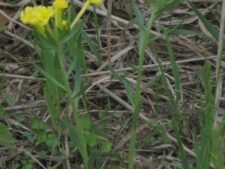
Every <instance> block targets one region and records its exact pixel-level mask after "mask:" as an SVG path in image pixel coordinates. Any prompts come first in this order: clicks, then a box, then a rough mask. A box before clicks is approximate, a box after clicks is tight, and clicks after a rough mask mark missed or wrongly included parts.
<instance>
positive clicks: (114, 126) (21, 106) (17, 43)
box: [0, 0, 225, 169]
mask: <svg viewBox="0 0 225 169" xmlns="http://www.w3.org/2000/svg"><path fill="white" fill-rule="evenodd" d="M123 1H125V0H122V1H119V0H118V1H114V0H112V1H111V2H112V14H113V15H112V16H109V15H108V16H107V1H105V3H104V5H102V6H101V7H100V8H99V9H97V14H98V18H99V35H100V39H96V35H95V27H94V23H93V20H91V19H90V21H89V22H88V23H87V24H86V26H85V31H86V32H88V35H89V37H90V38H91V39H92V40H93V43H96V44H98V45H99V46H100V51H99V53H100V54H101V57H102V60H101V62H100V63H99V62H98V61H97V60H96V59H95V57H94V56H93V53H92V52H91V51H90V50H89V48H88V47H87V49H86V59H87V63H88V73H87V74H84V75H83V77H84V78H86V79H88V80H89V81H90V82H91V85H90V87H89V88H88V90H87V92H86V94H87V98H86V99H87V105H88V106H89V110H90V112H88V113H90V115H91V117H92V119H93V121H94V123H95V124H99V123H100V122H101V121H102V123H103V124H104V129H103V130H104V134H105V135H104V137H107V138H108V139H109V140H110V141H112V143H113V150H112V154H114V155H115V156H116V157H114V156H111V157H107V156H103V157H101V158H102V160H103V161H104V162H103V164H102V167H101V168H109V166H110V165H112V166H113V165H114V166H116V167H117V168H122V167H121V164H122V163H126V162H127V156H128V155H127V151H128V145H129V140H130V137H131V136H130V123H131V122H130V120H131V118H130V115H131V110H132V107H131V105H129V103H128V100H127V96H126V91H125V88H124V86H123V84H121V83H120V82H119V81H118V80H117V79H115V78H114V77H112V75H111V72H110V71H109V70H108V65H109V64H111V65H112V67H113V68H114V70H115V71H116V72H118V74H120V75H126V79H127V80H128V81H130V82H131V83H132V84H135V83H136V71H135V69H134V68H135V66H137V63H138V54H137V33H138V30H137V26H136V25H135V24H134V22H133V21H132V20H131V19H129V10H130V7H129V6H128V5H129V3H125V4H123V5H125V7H124V8H122V9H121V8H120V6H117V5H118V4H119V3H120V2H123ZM13 2H14V3H9V2H7V1H3V2H0V24H2V25H3V26H4V27H5V29H6V31H5V32H4V33H1V34H0V59H1V63H0V90H1V95H0V103H1V105H2V106H3V108H4V110H5V111H6V112H7V116H2V117H0V120H1V122H4V123H5V124H6V125H7V126H8V128H9V129H10V131H11V132H12V133H13V136H14V137H15V138H16V139H17V140H18V143H17V148H18V151H17V152H16V153H15V154H12V153H11V152H10V151H8V150H7V149H6V148H4V147H0V168H1V165H2V166H7V168H8V169H13V168H16V167H15V166H16V165H18V166H20V165H21V164H22V163H23V161H29V160H30V159H32V161H35V163H36V165H35V166H36V168H43V169H44V168H48V165H49V164H54V165H55V166H56V168H57V166H58V168H61V167H62V166H63V165H62V164H63V163H64V160H65V157H63V156H59V155H58V156H53V155H51V154H47V155H46V154H45V155H42V152H41V151H39V149H38V147H35V146H34V143H33V142H32V139H31V140H29V139H28V138H27V137H28V136H29V133H30V131H31V124H32V121H31V119H32V118H34V117H35V118H38V119H40V120H41V121H43V122H49V116H48V114H47V113H46V106H45V100H44V96H43V86H42V82H43V81H44V79H43V78H42V77H41V76H40V75H39V73H38V72H37V70H35V69H34V66H33V64H34V63H36V64H38V63H39V62H40V60H39V58H38V57H37V56H36V51H35V47H34V45H33V42H32V41H31V40H30V39H29V37H27V34H28V32H29V31H30V29H29V28H27V27H25V26H24V25H21V23H20V21H19V20H18V16H19V12H20V10H21V8H23V7H24V6H25V5H28V4H30V3H31V2H30V0H22V1H13ZM74 2H75V4H76V5H77V6H78V7H80V6H82V2H81V1H78V0H75V1H74ZM192 2H194V3H195V5H196V6H197V8H198V10H199V11H201V12H202V13H203V14H204V16H207V18H208V19H210V20H211V21H213V23H214V24H215V25H216V26H217V28H218V31H219V21H217V20H216V18H215V16H216V15H217V14H219V11H220V8H221V3H220V2H221V1H220V0H217V1H216V0H213V1H208V3H206V1H205V0H192ZM108 4H110V1H108ZM137 4H138V6H139V8H140V10H141V11H142V14H143V17H146V18H148V17H149V15H150V13H151V9H149V7H148V6H147V5H145V4H144V3H143V1H142V0H137ZM90 11H92V9H90ZM91 18H92V17H91ZM109 18H110V20H109ZM110 21H111V22H110ZM169 27H171V28H173V27H177V28H179V29H186V30H192V31H195V32H198V33H197V34H198V35H199V33H203V34H204V35H206V36H210V33H209V32H208V31H207V29H206V28H205V27H204V25H203V24H202V23H201V21H200V20H199V19H198V17H197V16H196V15H195V13H194V12H193V11H192V10H191V9H190V7H189V6H188V5H187V4H186V3H183V4H182V5H180V6H179V8H177V9H176V10H175V11H173V12H172V13H166V14H164V15H163V16H161V17H160V18H159V19H158V20H157V22H156V23H155V24H154V27H153V31H152V32H151V33H152V35H153V36H154V37H155V38H156V40H155V41H154V43H153V45H152V46H151V47H149V48H147V49H146V56H145V62H144V66H143V67H144V72H143V73H144V76H143V80H142V87H143V92H142V99H143V102H144V105H143V108H142V111H141V112H140V120H139V125H138V131H137V133H138V135H137V136H138V140H137V142H138V150H137V156H136V161H135V165H136V168H137V169H138V168H140V169H141V168H146V169H147V168H148V169H151V168H154V169H163V168H165V169H169V168H181V162H180V160H179V158H178V156H177V150H176V146H175V145H176V138H175V136H174V133H173V131H172V128H171V116H172V115H173V112H172V109H171V106H170V105H169V103H168V97H167V96H166V95H165V91H164V89H163V86H162V85H161V84H160V83H159V79H160V74H161V73H160V70H159V66H158V61H160V62H161V64H162V65H163V66H164V68H165V71H166V77H167V80H168V82H169V83H170V85H171V88H170V89H171V91H172V92H173V93H174V91H173V85H174V77H173V76H172V70H171V65H170V61H169V58H168V53H167V51H166V46H165V41H164V36H163V35H162V30H165V29H168V28H169ZM170 42H171V43H172V46H173V49H174V53H175V56H176V63H177V65H178V69H179V73H180V78H181V82H182V102H181V103H180V105H179V106H180V110H181V112H182V115H183V121H184V128H183V129H182V134H183V135H182V136H183V138H182V139H183V141H184V147H185V152H186V153H187V156H188V158H189V160H190V163H191V161H192V159H193V158H194V157H195V153H194V147H193V146H194V144H193V135H194V134H196V133H199V130H200V124H199V123H200V122H199V116H200V113H201V112H202V110H201V106H202V105H201V99H202V97H203V94H204V93H203V91H202V87H201V85H200V84H201V82H200V80H199V75H198V71H199V68H200V67H201V66H202V65H203V64H204V60H205V58H208V59H209V61H210V63H211V65H212V70H213V74H212V80H213V81H215V65H216V54H217V44H216V42H213V41H212V40H206V38H201V37H199V36H196V34H191V32H187V33H186V34H185V35H174V36H172V37H171V38H170ZM224 66H225V63H224V62H223V60H222V68H224ZM223 88H224V86H223ZM222 94H223V93H222ZM219 99H220V101H221V107H220V110H219V111H223V109H224V106H225V102H224V100H225V97H224V96H223V95H222V96H221V97H220V98H219ZM80 113H82V114H86V113H87V112H86V111H85V109H84V108H81V109H80ZM146 117H148V118H150V119H151V120H152V121H154V122H157V123H158V124H161V125H162V126H164V127H165V129H167V130H166V134H167V138H168V140H167V139H164V138H162V137H161V136H160V135H159V133H158V132H156V131H155V130H154V129H153V128H151V127H149V126H148V125H147V123H145V119H146ZM61 144H62V146H63V145H68V144H69V143H68V140H67V139H66V138H65V139H64V138H61ZM41 150H42V151H43V149H42V148H41ZM68 156H69V158H70V165H68V166H71V168H82V166H79V159H77V157H76V154H73V153H72V150H70V154H69V155H68ZM117 156H119V158H118V157H117Z"/></svg>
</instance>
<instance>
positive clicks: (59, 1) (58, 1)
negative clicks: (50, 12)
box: [53, 0, 68, 29]
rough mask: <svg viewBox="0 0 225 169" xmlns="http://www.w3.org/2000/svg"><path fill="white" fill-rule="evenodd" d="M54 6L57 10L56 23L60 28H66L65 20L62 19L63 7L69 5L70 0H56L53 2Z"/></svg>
mask: <svg viewBox="0 0 225 169" xmlns="http://www.w3.org/2000/svg"><path fill="white" fill-rule="evenodd" d="M53 7H54V11H55V24H56V26H57V27H58V28H60V29H63V28H65V26H64V25H65V21H62V12H63V9H66V8H67V7H68V2H67V1H66V0H55V1H54V2H53ZM66 25H67V24H66Z"/></svg>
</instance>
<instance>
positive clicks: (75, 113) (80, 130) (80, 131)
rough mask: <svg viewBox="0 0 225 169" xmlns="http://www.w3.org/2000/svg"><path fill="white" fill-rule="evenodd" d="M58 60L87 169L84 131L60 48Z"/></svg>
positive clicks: (87, 158)
mask: <svg viewBox="0 0 225 169" xmlns="http://www.w3.org/2000/svg"><path fill="white" fill-rule="evenodd" d="M58 59H59V63H60V68H61V72H62V76H63V84H64V85H65V87H66V93H67V97H68V100H69V103H70V104H71V108H72V114H73V118H74V120H75V122H76V128H77V134H78V137H79V140H80V143H81V146H82V147H80V153H81V156H82V158H83V161H84V164H85V168H86V169H88V168H89V167H88V162H89V156H88V152H87V143H86V141H85V137H84V135H83V133H84V130H83V128H82V125H81V123H80V120H79V119H80V117H79V114H78V108H77V105H76V100H75V99H74V98H73V92H72V90H71V88H70V85H69V81H68V78H67V77H68V76H67V73H66V70H65V66H64V63H63V61H64V55H63V52H62V48H61V47H59V48H58Z"/></svg>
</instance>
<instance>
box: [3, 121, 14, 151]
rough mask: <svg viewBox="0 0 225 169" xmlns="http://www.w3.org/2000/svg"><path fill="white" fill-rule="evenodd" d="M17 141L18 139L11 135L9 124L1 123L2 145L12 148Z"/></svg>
mask: <svg viewBox="0 0 225 169" xmlns="http://www.w3.org/2000/svg"><path fill="white" fill-rule="evenodd" d="M15 143H16V140H15V139H14V138H13V136H12V135H11V133H10V131H9V129H8V128H7V126H5V125H4V124H3V123H0V145H3V146H6V147H8V148H12V147H13V146H14V144H15Z"/></svg>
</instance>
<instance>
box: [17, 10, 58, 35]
mask: <svg viewBox="0 0 225 169" xmlns="http://www.w3.org/2000/svg"><path fill="white" fill-rule="evenodd" d="M53 14H54V11H53V8H52V7H45V6H36V7H26V8H25V9H24V10H23V11H22V12H21V14H20V19H21V21H22V22H23V23H25V24H27V25H30V26H32V27H34V29H35V30H36V31H38V32H39V33H40V34H42V35H45V29H44V26H46V25H47V24H48V23H49V20H50V18H51V17H52V16H53Z"/></svg>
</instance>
